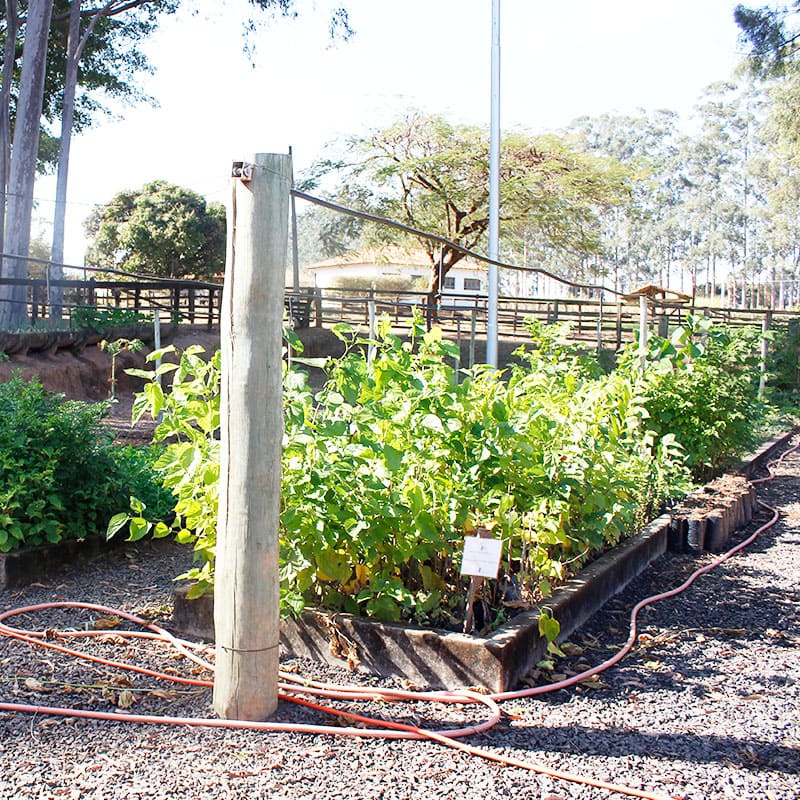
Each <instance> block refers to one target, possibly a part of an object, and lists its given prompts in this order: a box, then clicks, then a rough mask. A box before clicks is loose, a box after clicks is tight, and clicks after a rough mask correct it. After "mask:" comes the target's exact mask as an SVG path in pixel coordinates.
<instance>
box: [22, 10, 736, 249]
mask: <svg viewBox="0 0 800 800" xmlns="http://www.w3.org/2000/svg"><path fill="white" fill-rule="evenodd" d="M341 2H342V3H343V4H345V5H346V6H347V8H348V9H349V11H350V18H351V24H352V25H353V27H354V28H355V30H356V35H355V37H353V39H351V40H350V41H349V42H347V43H343V44H338V45H336V46H334V47H331V46H329V42H328V37H327V14H326V12H327V10H328V8H329V6H330V5H331V4H333V3H329V2H327V0H298V6H299V7H300V8H301V9H304V10H306V13H305V14H302V13H301V16H300V18H299V19H298V20H295V21H280V22H278V23H276V24H274V25H272V26H271V27H270V28H269V29H267V30H264V31H263V32H261V33H259V34H258V36H257V38H256V45H257V51H256V54H255V67H253V66H252V65H251V63H250V61H249V60H248V58H247V57H246V56H245V55H244V54H243V52H242V43H243V39H242V19H243V13H242V11H243V9H244V8H245V7H246V3H245V0H224V1H223V2H220V0H197V1H196V2H191V0H185V2H184V6H185V7H186V8H187V9H188V8H189V7H192V8H195V9H197V13H196V14H192V13H190V12H189V11H188V10H187V11H182V12H180V13H179V14H178V15H176V16H175V17H174V18H171V19H169V20H167V21H166V22H164V23H163V25H162V27H161V29H160V30H159V32H158V34H157V35H156V36H155V37H153V38H152V39H151V41H150V42H149V43H148V44H147V45H146V47H145V50H146V52H147V53H148V55H149V57H150V60H151V62H152V64H153V65H154V66H155V67H156V73H155V75H153V76H149V77H146V78H145V79H144V80H143V87H144V89H145V91H147V92H149V93H150V94H151V95H153V96H154V97H155V98H156V99H157V100H158V102H159V107H158V108H152V107H148V106H137V107H133V108H123V109H120V110H119V114H118V116H117V118H114V119H104V120H100V121H99V122H98V123H97V125H96V126H95V127H94V128H93V129H92V130H91V131H87V132H85V133H83V134H82V135H81V136H79V137H77V138H76V139H73V156H72V164H71V169H70V183H69V211H68V216H67V241H66V261H67V262H68V263H72V264H81V263H83V254H84V248H85V244H84V241H83V229H82V222H83V220H84V219H85V218H86V217H87V216H88V215H89V213H90V212H91V209H92V207H93V206H94V205H96V204H99V203H105V202H107V201H108V200H110V199H111V197H112V196H113V195H114V194H115V193H116V192H117V191H119V190H121V189H138V188H140V187H141V186H143V185H144V184H145V183H146V182H147V181H150V180H153V179H156V178H161V179H165V180H169V181H171V182H173V183H177V184H180V185H183V186H186V187H188V188H190V189H193V190H195V191H197V192H199V193H201V194H203V195H205V196H206V197H208V198H209V199H213V200H219V201H221V202H224V201H225V199H226V197H227V195H228V193H229V191H230V189H229V187H230V178H229V175H230V165H231V162H232V161H234V160H247V159H248V157H249V156H251V155H252V154H253V153H256V152H287V151H288V147H289V146H290V145H291V146H292V148H293V152H294V158H295V173H296V174H297V173H298V172H300V171H302V169H303V168H304V167H305V166H307V165H308V164H310V163H311V162H312V161H313V160H314V159H316V158H317V157H319V156H320V155H321V154H322V151H323V147H324V145H325V144H326V143H327V142H330V141H334V140H336V139H337V138H341V137H346V136H348V135H351V134H360V133H365V132H366V131H368V130H370V129H372V128H376V127H379V126H383V125H385V124H387V123H390V122H391V121H393V120H394V119H396V118H397V117H398V116H400V115H401V114H402V113H403V112H404V111H405V110H406V109H408V108H409V107H416V108H421V109H422V110H424V111H428V112H436V113H441V114H443V115H445V116H447V117H448V118H449V119H451V120H452V121H454V122H467V123H477V124H486V125H488V121H489V102H490V96H489V75H490V46H491V14H492V11H491V10H492V3H491V0H399V1H398V2H386V1H385V0H384V2H378V0H341ZM736 4H737V2H736V0H670V2H654V0H606V2H603V3H599V2H597V0H559V2H544V0H502V2H501V20H500V30H501V64H502V66H501V127H503V128H512V127H523V128H526V129H528V130H530V131H532V132H534V133H538V132H543V131H547V130H558V129H559V128H561V127H563V126H566V125H567V124H568V123H569V122H570V121H571V120H573V119H574V118H576V117H578V116H581V115H584V114H588V115H599V114H602V113H605V112H619V113H631V112H635V111H636V110H637V109H646V110H656V109H661V108H668V109H671V110H674V111H678V112H679V113H680V114H681V117H682V119H683V120H685V121H687V123H688V121H689V119H690V115H691V112H692V109H693V107H694V105H695V103H696V102H697V100H698V99H699V97H700V95H701V93H702V91H703V89H704V88H705V87H706V86H707V85H709V84H711V83H713V82H715V81H719V80H726V79H728V78H730V76H731V74H732V72H733V69H734V68H735V66H736V64H737V63H738V61H739V60H740V54H739V52H738V48H737V28H736V26H735V24H734V22H733V9H734V7H735V6H736ZM54 195H55V180H54V179H51V178H48V179H44V180H41V181H40V182H39V184H38V186H37V198H38V200H39V205H38V209H37V211H36V212H35V213H36V214H38V216H39V217H40V218H41V219H42V220H43V222H42V223H41V224H40V226H39V227H40V228H44V227H45V226H46V225H47V224H48V223H47V222H45V221H44V220H49V218H50V217H51V215H52V205H53V204H52V200H53V198H54Z"/></svg>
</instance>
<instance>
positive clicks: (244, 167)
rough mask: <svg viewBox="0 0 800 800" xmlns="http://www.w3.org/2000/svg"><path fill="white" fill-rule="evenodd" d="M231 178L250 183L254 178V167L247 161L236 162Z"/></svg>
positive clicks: (232, 168)
mask: <svg viewBox="0 0 800 800" xmlns="http://www.w3.org/2000/svg"><path fill="white" fill-rule="evenodd" d="M231 177H232V178H239V179H240V180H241V181H242V182H243V183H248V182H249V181H250V179H251V178H252V177H253V165H252V164H248V163H247V162H246V161H234V162H233V167H231Z"/></svg>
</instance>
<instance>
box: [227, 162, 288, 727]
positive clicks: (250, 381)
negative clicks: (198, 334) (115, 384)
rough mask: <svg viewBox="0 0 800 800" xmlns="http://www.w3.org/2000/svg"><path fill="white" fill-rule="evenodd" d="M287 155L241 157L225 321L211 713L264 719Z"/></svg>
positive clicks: (277, 482)
mask: <svg viewBox="0 0 800 800" xmlns="http://www.w3.org/2000/svg"><path fill="white" fill-rule="evenodd" d="M290 176H291V164H290V159H289V156H288V155H276V154H264V153H262V154H258V155H255V156H254V157H253V159H252V161H251V162H250V163H238V162H237V164H235V165H234V179H233V197H232V201H231V206H230V208H229V209H228V256H227V263H226V268H225V286H224V289H223V301H222V323H221V325H220V337H221V351H222V382H221V387H220V406H221V407H220V412H221V417H220V419H221V439H220V482H219V521H218V528H217V560H216V578H215V589H214V626H215V631H216V674H215V678H214V710H215V711H216V712H217V713H218V714H219V715H220V716H222V717H224V718H226V719H242V720H259V719H265V718H266V717H268V716H270V715H271V714H272V713H273V712H274V711H275V709H276V707H277V703H278V695H277V682H278V663H279V661H278V641H279V636H280V628H279V599H280V591H279V578H278V524H279V513H280V490H281V438H282V435H283V410H282V401H281V345H282V332H283V284H284V269H285V265H286V252H287V247H288V235H287V234H288V221H289V188H290V183H291V178H290Z"/></svg>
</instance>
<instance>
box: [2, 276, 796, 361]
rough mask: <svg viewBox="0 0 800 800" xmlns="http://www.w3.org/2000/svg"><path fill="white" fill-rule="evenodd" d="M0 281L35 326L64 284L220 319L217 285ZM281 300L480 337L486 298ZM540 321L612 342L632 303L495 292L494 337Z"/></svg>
mask: <svg viewBox="0 0 800 800" xmlns="http://www.w3.org/2000/svg"><path fill="white" fill-rule="evenodd" d="M0 283H7V284H17V285H19V284H25V285H26V286H27V297H28V311H29V318H30V320H31V322H32V324H33V325H34V326H36V325H37V324H39V323H40V321H42V320H45V319H46V318H47V316H48V310H49V307H48V290H49V287H52V286H60V287H61V288H62V290H63V307H64V316H65V318H67V319H68V318H69V317H70V315H71V312H72V311H73V310H74V309H75V308H78V307H81V306H95V307H97V308H100V309H105V310H112V309H123V310H129V311H134V312H137V313H140V314H143V315H151V314H152V313H153V312H154V311H156V310H158V311H160V312H161V314H162V317H163V318H165V319H171V320H174V321H176V322H181V323H190V324H200V325H206V326H208V327H212V326H214V325H217V324H219V320H220V304H221V298H222V285H221V284H217V283H207V282H203V281H186V280H155V279H153V280H135V281H127V280H126V281H123V280H97V279H93V278H90V279H88V280H73V279H63V280H58V281H56V280H53V281H47V280H46V279H44V278H34V279H28V280H24V281H23V280H17V279H8V278H0ZM285 307H286V309H287V313H288V316H289V318H290V320H291V321H292V324H293V325H294V326H295V327H298V328H306V327H315V326H316V327H320V326H330V325H332V324H335V323H337V322H349V323H351V324H353V325H360V326H362V327H368V326H369V324H370V319H371V318H377V317H380V316H382V315H387V316H388V317H389V319H390V320H391V323H392V326H393V327H394V328H396V329H398V330H404V329H408V328H410V326H411V322H412V319H413V316H414V314H415V313H420V314H422V316H423V318H425V319H426V320H427V321H428V322H429V323H433V322H435V323H436V324H438V325H440V326H441V327H442V329H443V330H444V331H446V332H447V333H448V334H455V335H461V336H464V337H469V336H473V337H475V336H478V337H485V335H486V329H487V301H486V297H485V296H483V297H482V296H476V295H468V294H462V295H454V294H447V295H445V296H444V297H443V298H442V300H441V302H440V303H439V304H438V305H436V304H435V303H434V302H433V299H432V297H431V295H429V294H426V293H423V292H397V291H395V292H385V291H371V290H355V289H319V288H313V287H303V288H301V289H300V290H299V291H292V290H291V289H287V290H286V292H285ZM651 312H652V315H651V325H652V328H653V330H654V331H657V332H659V333H661V334H662V335H666V334H667V333H668V332H669V331H670V330H673V329H674V328H675V326H677V325H680V324H682V323H683V322H684V321H685V320H686V317H687V315H688V314H690V313H694V314H702V315H705V316H708V317H710V318H712V319H714V320H717V321H719V322H723V323H725V324H727V325H732V326H745V325H751V326H754V327H759V328H761V327H763V325H764V320H765V318H767V319H768V320H769V324H770V325H772V326H778V327H780V326H784V325H786V324H788V323H789V322H790V321H791V320H798V319H800V312H797V311H778V310H769V309H736V308H718V307H714V306H706V305H700V304H696V305H695V304H676V303H658V302H656V303H655V304H653V305H652V306H651ZM528 319H535V320H539V321H540V322H542V323H544V324H555V323H568V324H569V325H570V338H572V339H574V340H577V341H583V342H586V343H596V344H597V346H598V347H603V348H613V349H616V348H618V347H619V346H620V345H621V344H622V343H623V342H625V341H630V340H632V339H633V338H634V335H635V332H636V330H637V329H638V319H639V310H638V305H637V304H636V303H625V302H622V301H617V300H616V298H614V299H613V300H611V301H609V300H601V299H599V298H559V299H531V298H522V297H500V298H499V300H498V335H499V336H500V337H501V338H510V339H515V338H518V339H525V338H526V335H527V334H526V327H525V324H526V320H528Z"/></svg>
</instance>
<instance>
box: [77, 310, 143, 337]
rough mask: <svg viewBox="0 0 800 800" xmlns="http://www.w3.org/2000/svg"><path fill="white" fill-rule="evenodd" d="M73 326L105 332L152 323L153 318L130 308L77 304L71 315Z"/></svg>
mask: <svg viewBox="0 0 800 800" xmlns="http://www.w3.org/2000/svg"><path fill="white" fill-rule="evenodd" d="M70 319H71V321H72V327H73V328H75V329H79V330H81V329H84V328H86V329H88V330H93V331H97V333H105V332H106V331H107V330H109V328H118V327H128V326H132V325H148V324H152V319H151V318H150V317H149V316H148V315H146V314H141V313H139V312H138V311H134V310H133V309H130V308H99V307H98V306H77V307H76V308H73V309H72V313H71V315H70Z"/></svg>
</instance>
